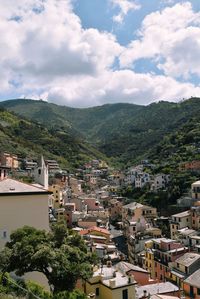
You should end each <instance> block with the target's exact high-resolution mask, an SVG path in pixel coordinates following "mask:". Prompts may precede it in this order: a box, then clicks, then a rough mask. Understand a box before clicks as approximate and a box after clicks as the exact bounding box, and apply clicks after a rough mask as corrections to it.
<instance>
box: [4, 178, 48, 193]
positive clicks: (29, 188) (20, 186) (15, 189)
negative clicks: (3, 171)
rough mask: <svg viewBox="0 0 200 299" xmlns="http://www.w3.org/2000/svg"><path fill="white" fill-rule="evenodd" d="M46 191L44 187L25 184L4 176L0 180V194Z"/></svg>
mask: <svg viewBox="0 0 200 299" xmlns="http://www.w3.org/2000/svg"><path fill="white" fill-rule="evenodd" d="M45 192H46V193H47V192H48V191H47V190H45V189H44V188H41V187H38V186H34V185H31V184H26V183H23V182H20V181H17V180H13V179H10V178H6V179H4V180H2V181H0V194H2V195H3V194H8V193H10V194H16V193H45Z"/></svg>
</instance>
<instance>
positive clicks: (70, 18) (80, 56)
mask: <svg viewBox="0 0 200 299" xmlns="http://www.w3.org/2000/svg"><path fill="white" fill-rule="evenodd" d="M118 2H119V1H118ZM127 2H130V1H127ZM127 2H126V1H125V2H122V3H127ZM116 3H117V2H116ZM119 3H120V2H119ZM132 4H133V2H132ZM177 7H178V11H179V13H178V12H177V13H176V14H175V15H174V14H173V13H172V12H171V11H166V10H164V11H163V12H162V13H159V12H157V13H154V15H153V14H151V15H149V16H147V17H146V18H145V20H144V22H143V27H142V30H141V37H140V39H138V40H137V41H134V42H133V43H132V44H130V45H129V47H128V48H127V49H125V48H124V47H122V46H121V45H120V44H119V43H118V42H117V40H116V38H115V36H114V35H113V34H111V33H108V32H100V31H99V30H97V29H93V28H89V29H84V28H83V27H82V24H81V21H80V19H79V17H78V16H76V15H75V13H74V11H73V7H72V5H71V3H70V0H60V1H57V0H45V1H42V0H9V1H6V2H4V3H1V2H0V55H1V60H0V72H1V74H2V76H1V78H0V88H1V93H2V94H4V95H5V94H9V95H10V94H11V93H13V94H21V95H22V97H29V98H30V97H31V98H35V99H40V98H43V99H45V100H49V101H52V102H55V103H58V104H64V105H69V106H74V107H87V106H94V105H101V104H104V103H108V102H110V103H114V102H130V103H138V104H148V103H150V102H153V101H155V100H159V99H163V100H172V101H176V100H179V99H181V98H183V97H185V98H187V97H190V96H195V95H196V96H197V95H198V94H200V88H199V87H195V86H194V85H193V84H190V83H180V82H178V81H176V80H175V79H173V78H171V77H172V76H173V77H176V76H177V74H184V76H185V77H187V76H188V75H189V74H190V73H191V68H192V69H193V72H194V71H195V72H196V73H197V72H198V70H199V69H200V68H199V67H198V63H197V62H196V64H193V65H192V61H193V56H192V55H193V54H194V53H195V51H197V52H198V46H199V44H198V36H199V31H198V30H199V28H198V23H197V21H198V19H197V14H195V13H194V12H193V11H192V8H191V6H190V5H189V4H184V5H179V6H176V10H177ZM127 9H131V8H125V7H124V8H122V11H123V13H127V12H128V10H127ZM132 9H133V8H132ZM183 15H184V17H183ZM166 18H168V21H167V20H166ZM195 18H196V19H195ZM187 19H188V20H187ZM158 24H160V27H159V26H158ZM191 24H192V25H191ZM194 24H195V25H194ZM172 25H173V30H171V29H170V28H171V26H172ZM156 28H157V30H156ZM160 28H161V29H162V30H161V34H169V37H168V38H169V40H170V44H169V45H167V46H166V44H165V42H166V41H167V40H166V39H164V37H162V38H161V39H160V31H159V30H160ZM181 30H182V31H183V33H182V34H180V33H181ZM174 31H175V32H176V33H177V34H178V35H179V38H178V36H176V34H175V33H174ZM5 33H6V34H5ZM186 33H187V34H186ZM183 37H184V38H183ZM191 40H192V41H193V43H191ZM183 43H184V44H185V46H186V44H187V49H190V51H191V53H192V55H189V52H188V54H187V57H185V59H184V63H185V65H184V64H183V60H182V56H183V55H185V56H186V52H185V53H184V51H181V49H182V44H183ZM133 45H134V47H132V46H133ZM178 47H179V49H180V50H179V51H178V52H176V49H177V48H178ZM161 53H165V55H166V59H165V60H164V62H162V61H160V60H158V62H157V65H158V67H159V68H160V69H162V70H164V72H165V73H166V76H164V75H163V76H158V75H155V74H154V75H153V74H137V73H136V72H134V71H132V70H126V69H124V70H116V69H117V67H116V65H117V63H116V60H117V59H118V58H119V57H120V59H121V63H122V64H123V65H124V66H126V65H129V64H131V63H132V61H135V60H137V59H140V58H142V57H147V58H153V59H155V58H157V57H160V56H161ZM120 55H121V56H120ZM195 55H196V54H195ZM163 57H164V56H163ZM195 57H196V56H195ZM127 58H128V59H129V60H127ZM174 61H175V62H176V63H175V66H174ZM113 64H114V66H115V71H114V70H113V69H114V68H113ZM189 65H192V66H191V68H190V69H187V68H189ZM177 66H179V67H177ZM170 76H171V77H170ZM4 98H5V96H4Z"/></svg>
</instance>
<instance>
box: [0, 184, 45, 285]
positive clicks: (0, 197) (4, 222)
mask: <svg viewBox="0 0 200 299" xmlns="http://www.w3.org/2000/svg"><path fill="white" fill-rule="evenodd" d="M48 196H49V191H47V190H46V189H44V188H41V187H36V186H33V185H30V184H25V183H22V182H19V181H16V180H13V179H10V178H5V179H4V180H1V181H0V249H2V248H3V247H4V245H5V243H6V242H7V241H9V240H10V234H11V233H12V231H14V230H16V229H18V228H21V227H23V226H24V225H28V226H32V227H34V228H36V229H41V230H46V231H49V207H48ZM25 277H26V278H27V279H32V280H35V281H37V282H38V283H40V284H43V285H45V286H46V287H47V288H48V284H47V280H46V279H45V276H44V275H42V274H40V273H38V272H31V273H28V274H27V275H26V276H25Z"/></svg>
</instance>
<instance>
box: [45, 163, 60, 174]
mask: <svg viewBox="0 0 200 299" xmlns="http://www.w3.org/2000/svg"><path fill="white" fill-rule="evenodd" d="M45 163H46V165H47V167H48V171H49V173H50V174H54V173H56V172H59V171H60V170H61V169H60V167H59V165H58V162H57V161H55V160H45Z"/></svg>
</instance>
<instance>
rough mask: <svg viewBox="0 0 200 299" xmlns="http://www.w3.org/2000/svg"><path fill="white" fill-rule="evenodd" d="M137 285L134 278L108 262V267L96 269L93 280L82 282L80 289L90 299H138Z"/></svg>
mask: <svg viewBox="0 0 200 299" xmlns="http://www.w3.org/2000/svg"><path fill="white" fill-rule="evenodd" d="M135 284H136V281H135V280H134V278H133V276H131V275H126V274H125V273H124V272H121V271H120V270H119V269H116V268H115V267H114V266H112V265H111V263H110V262H107V265H106V266H105V265H103V266H101V267H95V268H94V272H93V276H92V278H90V279H88V280H82V283H81V286H80V287H81V288H82V290H83V291H84V292H85V293H86V294H87V295H88V297H89V296H90V297H89V298H98V299H136V295H135ZM92 296H93V297H92Z"/></svg>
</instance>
